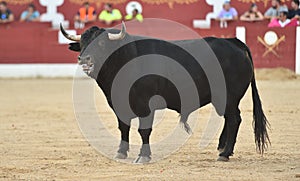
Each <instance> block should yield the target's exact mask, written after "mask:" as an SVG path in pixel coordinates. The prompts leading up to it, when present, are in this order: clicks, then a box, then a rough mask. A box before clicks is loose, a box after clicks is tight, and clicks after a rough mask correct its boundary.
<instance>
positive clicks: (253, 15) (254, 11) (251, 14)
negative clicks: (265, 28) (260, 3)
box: [240, 3, 264, 22]
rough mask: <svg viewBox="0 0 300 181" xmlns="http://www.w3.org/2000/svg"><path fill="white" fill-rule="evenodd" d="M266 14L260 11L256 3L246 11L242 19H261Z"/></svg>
mask: <svg viewBox="0 0 300 181" xmlns="http://www.w3.org/2000/svg"><path fill="white" fill-rule="evenodd" d="M263 19H264V16H263V15H262V14H261V12H259V11H258V8H257V5H256V4H255V3H253V4H251V6H250V9H249V11H246V12H245V13H244V14H243V15H242V16H241V17H240V20H241V21H251V22H253V21H261V20H263Z"/></svg>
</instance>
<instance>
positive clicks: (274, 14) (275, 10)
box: [264, 0, 288, 20]
mask: <svg viewBox="0 0 300 181" xmlns="http://www.w3.org/2000/svg"><path fill="white" fill-rule="evenodd" d="M271 6H272V7H270V8H269V9H268V10H267V11H266V12H265V14H264V17H265V19H270V20H272V19H273V18H278V17H279V12H282V11H288V8H287V7H286V5H282V3H281V0H272V1H271Z"/></svg>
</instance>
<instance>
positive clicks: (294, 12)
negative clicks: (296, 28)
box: [287, 0, 300, 20]
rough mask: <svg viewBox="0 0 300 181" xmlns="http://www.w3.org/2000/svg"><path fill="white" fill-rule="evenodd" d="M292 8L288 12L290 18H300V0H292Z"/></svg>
mask: <svg viewBox="0 0 300 181" xmlns="http://www.w3.org/2000/svg"><path fill="white" fill-rule="evenodd" d="M291 7H292V8H291V9H289V12H288V16H287V18H288V19H292V18H296V19H298V20H300V9H299V0H292V2H291Z"/></svg>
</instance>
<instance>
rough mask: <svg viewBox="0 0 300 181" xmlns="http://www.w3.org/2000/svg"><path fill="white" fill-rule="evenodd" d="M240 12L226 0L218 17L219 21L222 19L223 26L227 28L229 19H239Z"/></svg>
mask: <svg viewBox="0 0 300 181" xmlns="http://www.w3.org/2000/svg"><path fill="white" fill-rule="evenodd" d="M237 19H238V13H237V11H236V9H235V8H234V7H231V5H230V1H229V0H226V1H225V2H224V4H223V9H222V10H221V12H220V13H219V15H218V17H217V18H216V20H217V21H220V27H221V28H223V27H224V28H227V21H232V20H237Z"/></svg>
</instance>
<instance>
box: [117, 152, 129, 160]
mask: <svg viewBox="0 0 300 181" xmlns="http://www.w3.org/2000/svg"><path fill="white" fill-rule="evenodd" d="M126 158H127V154H124V153H119V152H118V153H117V154H116V156H115V159H126Z"/></svg>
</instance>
